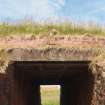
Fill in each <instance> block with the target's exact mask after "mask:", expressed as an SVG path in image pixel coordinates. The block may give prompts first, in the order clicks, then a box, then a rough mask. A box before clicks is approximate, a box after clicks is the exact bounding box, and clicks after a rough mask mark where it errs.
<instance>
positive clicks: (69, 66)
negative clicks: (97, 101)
mask: <svg viewBox="0 0 105 105" xmlns="http://www.w3.org/2000/svg"><path fill="white" fill-rule="evenodd" d="M89 64H90V61H23V62H22V61H16V62H14V63H13V67H14V69H13V70H12V74H13V75H12V76H13V77H12V79H13V81H12V82H11V84H12V86H13V87H14V88H12V89H11V101H10V105H41V96H40V85H60V87H61V88H60V105H91V99H92V93H93V88H94V76H93V75H92V72H91V70H89Z"/></svg>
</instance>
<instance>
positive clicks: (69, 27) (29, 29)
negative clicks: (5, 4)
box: [0, 22, 105, 36]
mask: <svg viewBox="0 0 105 105" xmlns="http://www.w3.org/2000/svg"><path fill="white" fill-rule="evenodd" d="M52 29H55V30H56V31H57V32H58V33H59V34H60V35H62V34H63V35H74V34H78V35H81V34H93V35H105V30H104V29H103V28H101V26H99V25H92V24H87V25H86V24H85V25H83V24H82V25H77V24H72V23H59V24H38V23H30V22H26V23H20V24H15V25H14V24H6V23H1V24H0V36H7V35H22V34H27V35H28V34H31V35H38V34H46V33H47V34H49V32H50V31H51V30H52Z"/></svg>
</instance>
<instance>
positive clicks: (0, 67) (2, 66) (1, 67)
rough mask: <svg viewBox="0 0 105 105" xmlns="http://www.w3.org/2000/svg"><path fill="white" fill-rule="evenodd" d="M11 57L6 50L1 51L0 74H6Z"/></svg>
mask: <svg viewBox="0 0 105 105" xmlns="http://www.w3.org/2000/svg"><path fill="white" fill-rule="evenodd" d="M8 63H9V57H8V55H7V53H6V52H5V51H4V50H0V74H1V73H5V70H6V68H7V67H8Z"/></svg>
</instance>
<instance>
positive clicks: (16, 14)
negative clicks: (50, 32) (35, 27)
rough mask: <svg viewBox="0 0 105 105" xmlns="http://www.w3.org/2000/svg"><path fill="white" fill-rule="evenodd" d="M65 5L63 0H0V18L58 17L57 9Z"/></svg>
mask: <svg viewBox="0 0 105 105" xmlns="http://www.w3.org/2000/svg"><path fill="white" fill-rule="evenodd" d="M64 5H65V0H0V10H1V11H0V18H1V17H9V18H14V19H18V18H23V17H33V18H34V19H45V18H48V17H58V16H59V12H58V11H59V10H60V9H61V8H62V7H63V6H64Z"/></svg>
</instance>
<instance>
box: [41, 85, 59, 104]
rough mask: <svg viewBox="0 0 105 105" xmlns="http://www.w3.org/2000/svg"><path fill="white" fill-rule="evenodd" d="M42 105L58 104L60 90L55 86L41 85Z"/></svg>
mask: <svg viewBox="0 0 105 105" xmlns="http://www.w3.org/2000/svg"><path fill="white" fill-rule="evenodd" d="M41 100H42V105H60V103H59V101H60V91H59V88H57V87H51V86H50V88H49V87H41Z"/></svg>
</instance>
